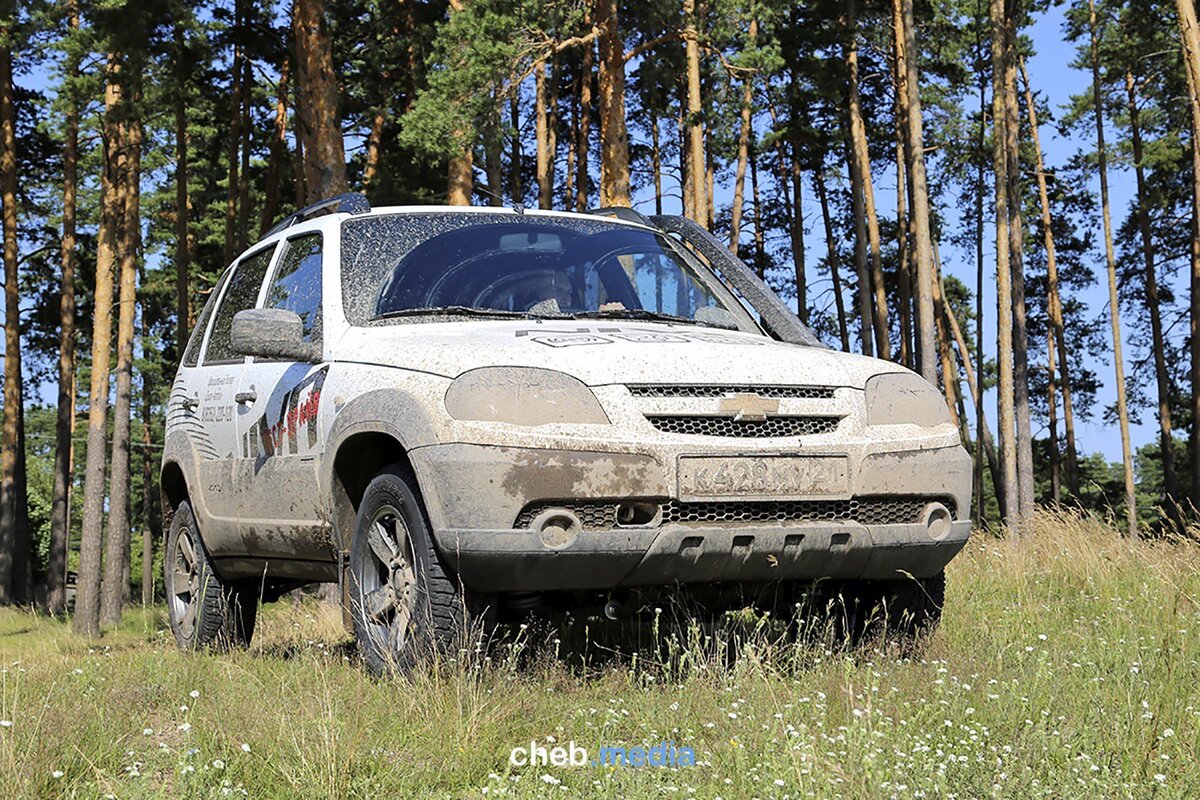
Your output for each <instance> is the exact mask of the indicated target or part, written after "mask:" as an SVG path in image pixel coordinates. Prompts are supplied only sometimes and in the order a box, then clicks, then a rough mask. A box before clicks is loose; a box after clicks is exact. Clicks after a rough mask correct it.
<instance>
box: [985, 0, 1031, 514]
mask: <svg viewBox="0 0 1200 800" xmlns="http://www.w3.org/2000/svg"><path fill="white" fill-rule="evenodd" d="M991 22H992V163H993V169H994V172H995V176H996V178H995V184H996V186H995V190H996V210H995V214H996V307H997V317H996V328H997V335H998V337H999V340H1000V341H999V346H998V350H999V352H998V353H997V357H996V361H997V367H998V368H999V373H1000V374H999V382H998V385H997V398H996V402H997V405H998V406H999V409H998V414H997V417H998V423H997V425H998V428H999V430H998V432H997V435H998V436H999V437H1000V466H1001V472H1002V474H1003V480H1002V481H1001V482H1000V483H1001V487H1002V489H1003V491H1002V492H1001V493H1000V494H998V495H997V496H998V497H999V496H1001V495H1002V496H1003V498H1004V500H1003V503H1002V506H1003V507H1004V509H1005V514H1004V522H1005V524H1006V525H1007V526H1008V529H1009V532H1010V534H1011V535H1014V536H1017V535H1020V534H1021V533H1022V532H1023V531H1022V528H1021V516H1020V514H1021V501H1020V497H1019V495H1018V494H1017V492H1018V488H1017V442H1016V435H1015V431H1016V421H1015V417H1016V406H1015V399H1014V398H1015V392H1014V388H1013V302H1012V262H1011V253H1010V248H1011V246H1012V239H1011V237H1010V236H1009V231H1008V225H1009V216H1010V215H1009V210H1008V201H1009V194H1008V144H1007V143H1008V131H1007V129H1008V115H1007V112H1006V111H1005V94H1006V91H1005V66H1004V65H1005V60H1006V50H1005V46H1004V42H1005V33H1004V31H1005V28H1006V27H1007V25H1008V21H1007V14H1006V11H1005V5H1004V0H991Z"/></svg>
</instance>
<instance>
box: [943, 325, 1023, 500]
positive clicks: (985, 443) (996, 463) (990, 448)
mask: <svg viewBox="0 0 1200 800" xmlns="http://www.w3.org/2000/svg"><path fill="white" fill-rule="evenodd" d="M943 310H944V311H945V314H946V321H947V323H948V324H949V326H950V333H951V335H952V336H953V337H954V342H955V344H957V345H958V354H959V357H960V358H961V359H962V365H963V372H964V373H965V374H966V376H967V389H968V390H969V391H970V392H971V397H972V399H973V400H974V401H975V404H976V408H979V409H982V408H983V393H982V392H981V391H980V386H979V376H978V374H977V373H976V372H975V365H974V364H973V363H972V361H971V348H970V347H969V346H968V345H967V339H966V337H965V336H964V335H963V332H962V327H961V326H960V325H959V324H958V317H957V316H956V315H955V313H954V309H953V308H952V307H951V306H950V304H949V303H946V304H945V305H944V306H943ZM975 425H976V434H975V435H976V437H977V438H978V439H979V440H980V441H981V443H982V447H983V452H984V455H985V456H986V457H987V465H988V471H989V472H990V473H991V475H992V487H993V491H994V492H995V495H996V501H997V503H998V504H999V506H1000V516H1002V517H1005V518H1007V517H1008V510H1007V508H1006V506H1005V502H1006V497H1005V492H1004V486H1003V484H1004V475H1003V472H1002V471H1001V469H1000V459H999V458H998V457H997V455H996V445H995V442H994V441H993V439H992V432H991V430H990V429H989V428H988V424H987V415H986V414H982V413H981V414H979V416H978V417H977V419H976V421H975ZM980 519H981V520H982V519H983V517H982V514H981V515H980Z"/></svg>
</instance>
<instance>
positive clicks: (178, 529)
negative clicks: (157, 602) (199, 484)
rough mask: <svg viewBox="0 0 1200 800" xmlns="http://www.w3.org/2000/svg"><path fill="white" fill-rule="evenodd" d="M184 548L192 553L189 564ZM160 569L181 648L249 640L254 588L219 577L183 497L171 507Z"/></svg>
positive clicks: (246, 643)
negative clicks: (172, 514)
mask: <svg viewBox="0 0 1200 800" xmlns="http://www.w3.org/2000/svg"><path fill="white" fill-rule="evenodd" d="M188 552H190V553H191V555H192V560H191V562H190V563H189V562H188V560H187V557H186V554H187V553H188ZM163 573H164V574H163V578H164V585H165V586H166V592H167V618H168V620H169V621H170V623H171V632H172V633H173V634H175V641H176V643H178V645H179V646H180V648H182V649H184V650H199V649H202V648H245V647H248V646H249V645H250V639H251V637H252V636H253V635H254V622H255V620H256V619H257V617H258V592H257V591H256V589H257V587H256V586H253V585H251V584H247V583H231V582H226V581H222V580H221V578H220V576H219V575H217V573H216V571H215V570H214V569H213V565H212V560H211V559H210V558H209V555H208V551H207V550H205V549H204V542H203V541H202V539H201V537H200V527H199V525H197V524H196V515H195V514H194V513H193V512H192V507H191V505H190V504H189V503H188V501H186V500H184V501H183V502H182V503H180V504H179V507H178V508H176V509H175V514H174V517H173V518H172V520H171V528H170V530H169V531H168V532H167V542H166V550H165V551H164V553H163ZM185 582H186V583H185Z"/></svg>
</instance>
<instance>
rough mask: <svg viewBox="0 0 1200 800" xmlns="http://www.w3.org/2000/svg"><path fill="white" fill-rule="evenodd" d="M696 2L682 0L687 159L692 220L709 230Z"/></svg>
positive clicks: (693, 0) (698, 26)
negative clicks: (685, 73)
mask: <svg viewBox="0 0 1200 800" xmlns="http://www.w3.org/2000/svg"><path fill="white" fill-rule="evenodd" d="M697 17H698V13H697V11H696V0H683V19H684V26H685V27H684V41H685V57H686V62H685V63H686V69H687V159H688V179H689V180H690V181H691V192H692V206H691V209H690V210H691V218H692V219H693V220H695V221H696V222H697V223H698V224H700V225H704V226H706V227H707V226H708V186H707V180H706V179H707V174H706V172H707V170H706V167H707V165H706V163H705V158H704V130H703V125H704V104H703V100H702V98H701V96H700V91H701V89H700V25H699V22H698V20H697Z"/></svg>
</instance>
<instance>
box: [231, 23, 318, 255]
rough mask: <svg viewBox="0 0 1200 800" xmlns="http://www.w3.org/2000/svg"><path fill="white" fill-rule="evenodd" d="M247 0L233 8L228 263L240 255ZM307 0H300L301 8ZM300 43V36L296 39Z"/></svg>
mask: <svg viewBox="0 0 1200 800" xmlns="http://www.w3.org/2000/svg"><path fill="white" fill-rule="evenodd" d="M245 2H246V0H235V2H234V12H233V65H232V68H231V70H230V89H229V147H228V149H227V151H226V157H227V158H228V160H229V165H228V171H227V174H226V178H227V180H228V185H227V186H226V188H225V251H224V252H225V258H224V261H223V262H222V263H223V264H224V265H228V264H231V263H233V259H234V257H235V256H236V255H237V252H238V251H237V201H238V165H239V163H240V160H239V158H238V152H239V150H240V149H241V144H242V91H243V87H242V75H243V70H242V60H243V59H244V58H245V54H244V52H243V50H242V38H243V37H244V36H245V24H246V6H245ZM303 2H304V0H296V7H297V8H299V7H300V5H301V4H302V3H303ZM296 46H297V48H298V47H299V46H300V42H299V37H297V40H296Z"/></svg>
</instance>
